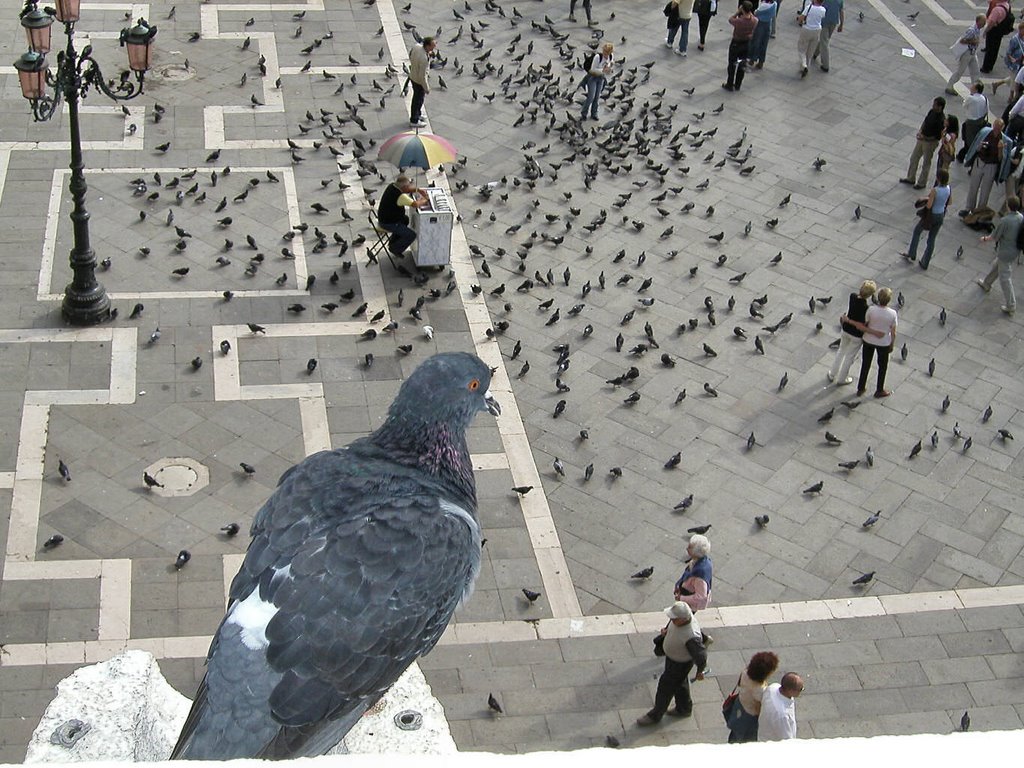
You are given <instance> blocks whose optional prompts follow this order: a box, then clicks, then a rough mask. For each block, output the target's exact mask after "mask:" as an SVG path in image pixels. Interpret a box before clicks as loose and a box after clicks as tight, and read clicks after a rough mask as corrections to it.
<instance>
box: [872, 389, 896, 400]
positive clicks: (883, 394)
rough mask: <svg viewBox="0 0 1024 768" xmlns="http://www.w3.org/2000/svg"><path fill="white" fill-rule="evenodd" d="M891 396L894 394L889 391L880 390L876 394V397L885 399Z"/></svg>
mask: <svg viewBox="0 0 1024 768" xmlns="http://www.w3.org/2000/svg"><path fill="white" fill-rule="evenodd" d="M891 394H892V392H890V391H889V390H888V389H880V390H878V391H877V392H875V397H877V398H883V397H888V396H889V395H891Z"/></svg>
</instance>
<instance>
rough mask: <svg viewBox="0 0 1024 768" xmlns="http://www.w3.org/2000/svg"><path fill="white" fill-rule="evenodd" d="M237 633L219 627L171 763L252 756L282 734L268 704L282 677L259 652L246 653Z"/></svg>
mask: <svg viewBox="0 0 1024 768" xmlns="http://www.w3.org/2000/svg"><path fill="white" fill-rule="evenodd" d="M241 634H242V628H241V627H240V626H238V625H229V624H227V623H226V622H225V623H223V624H222V625H221V628H220V630H219V631H218V633H217V636H216V637H215V638H214V641H213V644H212V646H211V648H210V656H209V660H208V665H207V672H206V677H204V678H203V682H202V683H201V684H200V686H199V690H198V692H197V693H196V698H195V701H194V702H193V703H192V709H191V711H189V713H188V718H187V719H186V720H185V725H184V726H183V727H182V729H181V735H180V736H179V737H178V743H177V744H175V746H174V750H173V751H172V752H171V759H172V760H231V759H235V758H240V757H249V756H254V755H256V754H258V752H259V751H260V749H261V748H262V746H263V745H264V744H266V743H268V742H269V741H271V740H272V739H273V738H274V737H275V735H276V734H277V732H278V731H279V730H280V728H281V726H280V724H279V723H277V722H276V721H275V720H274V717H273V714H272V713H271V711H270V707H269V705H268V701H269V698H270V694H271V692H272V691H273V690H274V688H275V686H277V684H278V683H279V682H280V681H281V678H282V675H281V673H279V672H275V671H273V670H272V669H270V667H269V666H268V665H267V663H266V660H265V658H264V656H263V651H262V650H260V649H251V648H248V647H247V646H246V644H245V643H244V642H243V641H242V639H241Z"/></svg>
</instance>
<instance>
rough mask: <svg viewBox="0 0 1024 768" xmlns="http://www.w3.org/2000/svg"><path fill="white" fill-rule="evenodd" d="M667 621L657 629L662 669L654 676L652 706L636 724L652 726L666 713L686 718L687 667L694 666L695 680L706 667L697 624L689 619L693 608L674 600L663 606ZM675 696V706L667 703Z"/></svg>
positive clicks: (689, 711)
mask: <svg viewBox="0 0 1024 768" xmlns="http://www.w3.org/2000/svg"><path fill="white" fill-rule="evenodd" d="M665 615H666V616H668V624H666V625H665V627H664V628H663V629H662V630H661V634H662V637H664V638H665V639H664V641H663V643H662V650H663V651H664V652H665V671H664V672H662V673H661V677H660V678H658V690H657V692H656V693H655V694H654V708H653V709H652V710H651V711H650V712H648V713H647V714H646V715H643V716H641V717H639V718H638V719H637V721H636V724H637V725H643V726H646V725H654V724H655V723H658V722H660V721H661V718H663V717H664V716H665V714H666V713H668V714H671V715H673V716H675V717H689V716H690V715H691V714H693V699H692V698H691V697H690V677H689V675H690V670H691V669H693V666H694V665H695V664H696V665H697V676H696V679H697V680H702V679H704V668H705V667H706V666H707V652H706V651H705V650H704V646H703V645H702V644H701V641H700V625H699V624H697V620H696V619H694V618H693V611H692V610H691V609H690V606H688V605H687V604H686V603H684V602H680V601H676V602H675V603H673V604H672V605H670V606H669V607H668V608H666V609H665ZM673 699H675V702H676V708H675V709H673V710H671V711H670V710H669V708H668V705H669V704H671V703H672V700H673Z"/></svg>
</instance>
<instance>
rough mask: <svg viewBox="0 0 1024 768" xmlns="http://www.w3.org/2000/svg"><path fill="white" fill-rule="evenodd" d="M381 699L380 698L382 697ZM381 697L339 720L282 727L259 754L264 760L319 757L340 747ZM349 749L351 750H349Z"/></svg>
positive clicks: (367, 701)
mask: <svg viewBox="0 0 1024 768" xmlns="http://www.w3.org/2000/svg"><path fill="white" fill-rule="evenodd" d="M377 698H380V697H379V696H378V697H377ZM376 701H377V699H371V700H366V701H362V702H360V703H359V705H358V706H357V707H356V708H355V709H353V710H351V711H348V712H346V713H345V714H344V715H342V716H341V717H339V718H337V719H336V720H322V721H320V722H318V723H313V724H311V725H304V726H300V727H298V728H281V729H280V730H279V731H278V733H277V735H276V736H275V737H274V739H273V741H271V742H270V743H269V744H267V746H266V747H265V748H264V749H263V751H262V752H260V753H259V754H258V755H257V757H259V758H262V759H264V760H290V759H291V758H293V757H316V756H318V755H323V754H325V753H327V752H328V751H330V750H331V749H333V748H334V747H335V746H337V745H338V744H339V743H340V742H341V740H342V739H344V738H345V735H346V734H347V733H348V732H349V731H350V730H352V726H354V725H355V724H356V723H357V722H359V718H361V717H362V716H363V715H364V714H365V713H366V710H368V709H369V708H370V707H372V706H373V705H374V704H375V703H376ZM346 751H347V750H346Z"/></svg>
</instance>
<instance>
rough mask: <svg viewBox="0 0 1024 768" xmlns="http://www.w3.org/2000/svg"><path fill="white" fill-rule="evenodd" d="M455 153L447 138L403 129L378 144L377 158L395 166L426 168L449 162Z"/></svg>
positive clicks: (452, 159) (453, 158)
mask: <svg viewBox="0 0 1024 768" xmlns="http://www.w3.org/2000/svg"><path fill="white" fill-rule="evenodd" d="M456 155H457V153H456V151H455V147H453V146H452V145H451V143H450V142H449V141H448V140H447V139H442V138H441V137H440V136H438V135H437V134H434V133H416V132H414V131H403V132H402V133H399V134H397V135H395V136H392V137H391V138H390V139H388V140H387V141H385V142H384V143H383V144H381V145H380V149H379V150H377V158H378V159H380V160H386V161H387V162H389V163H391V164H392V165H394V166H395V167H397V168H411V167H413V166H415V167H416V168H422V169H423V170H428V169H429V168H432V167H433V166H436V165H441V164H442V163H451V162H453V161H454V160H455V157H456Z"/></svg>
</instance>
